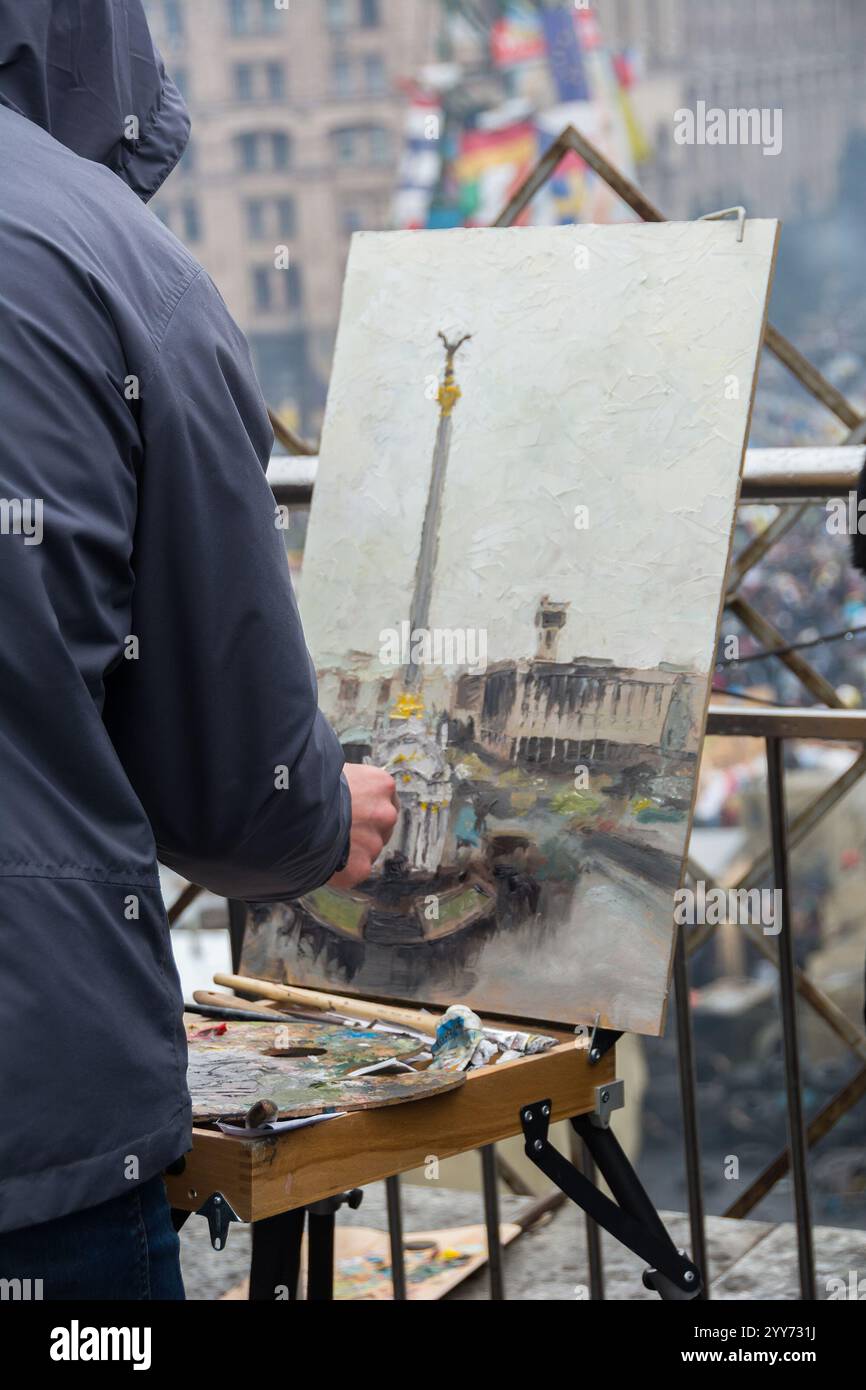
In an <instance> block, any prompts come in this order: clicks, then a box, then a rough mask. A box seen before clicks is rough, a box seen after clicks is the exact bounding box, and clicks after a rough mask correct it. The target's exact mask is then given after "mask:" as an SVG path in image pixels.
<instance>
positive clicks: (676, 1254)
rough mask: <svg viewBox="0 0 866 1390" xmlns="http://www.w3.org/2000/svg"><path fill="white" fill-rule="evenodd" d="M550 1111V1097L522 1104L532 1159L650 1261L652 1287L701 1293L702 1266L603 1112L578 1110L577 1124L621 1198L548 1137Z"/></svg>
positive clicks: (669, 1295) (675, 1293)
mask: <svg viewBox="0 0 866 1390" xmlns="http://www.w3.org/2000/svg"><path fill="white" fill-rule="evenodd" d="M615 1084H616V1083H609V1084H608V1086H607V1087H602V1088H599V1089H602V1090H605V1089H606V1090H608V1091H610V1090H611V1087H612V1085H615ZM550 1115H551V1103H550V1101H549V1100H539V1101H536V1102H535V1103H534V1104H532V1105H524V1106H523V1107H522V1108H521V1111H520V1123H521V1126H522V1128H523V1137H524V1139H525V1141H526V1142H525V1150H526V1156H527V1158H529V1159H530V1160H531V1162H532V1163H534V1164H535V1166H536V1168H538V1169H540V1171H541V1172H542V1173H544V1175H545V1177H547V1178H549V1179H550V1181H551V1182H552V1183H554V1185H555V1186H556V1187H558V1188H559V1190H560V1192H564V1193H565V1195H566V1197H568V1198H569V1200H570V1201H572V1202H574V1203H575V1204H576V1205H577V1206H579V1207H580V1208H581V1209H582V1210H583V1211H585V1212H586V1213H587V1215H588V1216H591V1217H592V1219H593V1220H594V1221H596V1222H597V1223H598V1225H599V1226H601V1227H602V1228H603V1229H604V1230H605V1231H607V1232H608V1234H609V1235H612V1236H613V1237H614V1239H615V1240H618V1241H619V1242H620V1243H621V1244H622V1245H624V1246H626V1248H627V1249H629V1250H631V1251H633V1253H634V1254H635V1255H639V1256H640V1257H641V1259H643V1260H646V1261H647V1262H648V1264H649V1266H650V1267H649V1269H647V1270H646V1271H645V1273H644V1276H643V1281H644V1284H645V1285H646V1287H647V1288H649V1289H653V1290H654V1291H655V1292H656V1293H657V1294H658V1295H659V1297H660V1298H662V1299H666V1300H680V1301H689V1300H691V1299H693V1298H697V1297H698V1296H699V1295H700V1293H701V1289H702V1283H701V1275H700V1271H699V1270H698V1268H697V1266H696V1265H694V1264H692V1262H691V1260H689V1259H688V1257H687V1256H686V1254H685V1252H684V1251H682V1250H677V1248H676V1246H675V1245H674V1243H673V1241H672V1240H671V1238H670V1236H669V1235H668V1233H667V1231H666V1230H665V1228H664V1226H663V1225H662V1222H661V1218H660V1217H659V1215H658V1212H657V1211H656V1209H655V1207H654V1206H653V1205H652V1203H651V1201H650V1199H649V1197H648V1196H647V1194H646V1193H645V1192H644V1189H643V1188H642V1187H641V1185H640V1182H639V1180H638V1177H637V1174H636V1173H635V1171H634V1169H633V1168H632V1166H631V1164H630V1163H629V1161H628V1159H627V1158H626V1156H625V1154H624V1153H623V1151H622V1149H621V1148H620V1146H619V1144H618V1143H617V1141H616V1138H615V1136H614V1134H613V1131H612V1130H611V1129H608V1128H607V1127H606V1126H604V1125H599V1124H598V1122H597V1121H598V1117H597V1116H593V1115H578V1116H575V1117H574V1118H572V1120H571V1125H572V1128H573V1129H574V1130H575V1132H576V1133H577V1134H578V1135H579V1136H580V1138H581V1139H582V1140H583V1141H584V1143H585V1144H586V1146H587V1148H588V1149H589V1152H590V1153H591V1155H592V1158H593V1161H594V1163H595V1165H596V1167H597V1168H598V1170H599V1172H600V1173H601V1175H602V1177H603V1178H604V1180H605V1182H606V1183H607V1185H608V1187H609V1188H610V1190H611V1192H612V1193H613V1194H614V1196H615V1197H616V1199H617V1201H616V1202H612V1201H611V1200H610V1198H608V1197H606V1196H605V1195H604V1193H603V1192H600V1191H599V1190H598V1188H597V1187H596V1186H595V1185H594V1184H593V1183H591V1182H590V1181H589V1179H588V1178H586V1177H584V1175H583V1173H579V1172H578V1171H577V1169H576V1168H575V1167H574V1165H573V1164H571V1163H569V1161H568V1159H566V1158H564V1157H563V1155H562V1154H561V1153H560V1152H559V1150H558V1149H555V1148H554V1147H553V1145H552V1144H551V1143H550V1141H549V1139H548V1131H549V1129H550ZM594 1121H595V1123H594ZM617 1203H618V1205H617Z"/></svg>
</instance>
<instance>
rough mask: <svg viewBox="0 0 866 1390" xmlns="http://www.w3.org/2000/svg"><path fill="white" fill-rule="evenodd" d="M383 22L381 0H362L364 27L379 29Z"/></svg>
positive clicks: (362, 23)
mask: <svg viewBox="0 0 866 1390" xmlns="http://www.w3.org/2000/svg"><path fill="white" fill-rule="evenodd" d="M381 23H382V15H381V11H380V6H379V0H361V25H362V27H363V28H364V29H378V27H379V25H380V24H381Z"/></svg>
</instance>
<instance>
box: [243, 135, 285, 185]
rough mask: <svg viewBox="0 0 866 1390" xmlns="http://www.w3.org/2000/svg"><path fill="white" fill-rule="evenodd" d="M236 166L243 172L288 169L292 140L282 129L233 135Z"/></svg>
mask: <svg viewBox="0 0 866 1390" xmlns="http://www.w3.org/2000/svg"><path fill="white" fill-rule="evenodd" d="M235 151H236V157H237V164H238V167H239V168H240V169H241V170H242V171H243V172H244V173H248V174H251V173H254V172H255V171H256V170H257V169H288V168H289V166H290V165H291V162H292V142H291V140H290V139H289V137H288V135H287V134H286V132H285V131H284V130H264V131H256V130H251V131H244V133H243V134H242V135H236V136H235Z"/></svg>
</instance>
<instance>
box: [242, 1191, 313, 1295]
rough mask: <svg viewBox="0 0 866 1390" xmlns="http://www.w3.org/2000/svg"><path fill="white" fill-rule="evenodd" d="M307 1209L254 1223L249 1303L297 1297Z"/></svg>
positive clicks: (299, 1208)
mask: <svg viewBox="0 0 866 1390" xmlns="http://www.w3.org/2000/svg"><path fill="white" fill-rule="evenodd" d="M305 1215H306V1210H305V1208H304V1207H296V1208H295V1210H294V1211H286V1212H282V1213H281V1214H280V1215H279V1216H269V1217H268V1218H267V1219H266V1220H265V1221H255V1222H253V1256H252V1260H251V1262H250V1302H251V1303H273V1302H274V1301H275V1300H276V1299H279V1298H281V1297H282V1298H286V1296H287V1295H288V1299H289V1301H290V1302H292V1303H294V1302H296V1301H297V1297H298V1276H299V1274H300V1272H301V1242H302V1240H303V1238H304V1217H305Z"/></svg>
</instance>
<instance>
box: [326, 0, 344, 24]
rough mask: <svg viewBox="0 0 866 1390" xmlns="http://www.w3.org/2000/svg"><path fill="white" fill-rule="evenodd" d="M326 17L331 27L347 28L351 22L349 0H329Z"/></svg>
mask: <svg viewBox="0 0 866 1390" xmlns="http://www.w3.org/2000/svg"><path fill="white" fill-rule="evenodd" d="M325 18H326V20H327V24H328V28H329V29H345V28H346V27H347V25H348V23H349V6H348V4H347V0H327V2H326V5H325Z"/></svg>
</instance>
